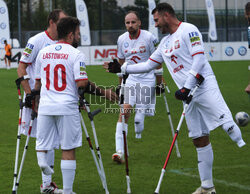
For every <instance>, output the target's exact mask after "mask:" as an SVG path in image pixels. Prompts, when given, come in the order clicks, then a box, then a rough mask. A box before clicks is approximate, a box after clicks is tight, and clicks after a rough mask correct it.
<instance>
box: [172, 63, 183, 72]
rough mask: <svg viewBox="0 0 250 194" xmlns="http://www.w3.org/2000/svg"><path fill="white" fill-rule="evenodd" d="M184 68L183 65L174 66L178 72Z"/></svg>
mask: <svg viewBox="0 0 250 194" xmlns="http://www.w3.org/2000/svg"><path fill="white" fill-rule="evenodd" d="M183 68H184V66H183V65H179V66H178V67H176V68H174V71H173V72H174V73H177V72H178V71H180V70H182V69H183Z"/></svg>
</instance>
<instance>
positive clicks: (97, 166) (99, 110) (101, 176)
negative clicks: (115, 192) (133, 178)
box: [80, 109, 105, 189]
mask: <svg viewBox="0 0 250 194" xmlns="http://www.w3.org/2000/svg"><path fill="white" fill-rule="evenodd" d="M99 112H101V109H97V110H95V111H93V112H92V113H91V114H92V115H93V116H95V115H97V114H98V113H99ZM80 119H81V124H82V127H83V130H84V132H85V135H86V139H87V141H88V144H89V148H90V151H91V154H92V156H93V159H94V162H95V165H96V168H97V172H98V174H99V176H100V179H101V181H102V186H103V188H104V189H105V180H104V177H103V175H102V171H101V169H100V166H99V163H98V161H97V158H96V155H95V152H94V149H93V146H92V143H91V140H90V137H89V134H88V130H87V128H86V125H85V123H84V120H83V117H82V114H81V110H80Z"/></svg>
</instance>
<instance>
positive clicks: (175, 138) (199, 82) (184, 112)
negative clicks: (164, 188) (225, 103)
mask: <svg viewBox="0 0 250 194" xmlns="http://www.w3.org/2000/svg"><path fill="white" fill-rule="evenodd" d="M195 77H196V78H197V80H198V83H197V84H196V85H195V87H194V89H193V90H191V91H190V93H189V95H188V97H187V100H186V102H185V105H184V108H183V112H182V114H181V118H180V121H179V123H178V126H177V129H176V131H175V135H174V138H173V141H172V144H171V146H170V149H169V151H168V155H167V158H166V160H165V163H164V165H163V168H162V170H161V175H160V179H159V181H158V184H157V187H156V189H155V194H158V193H159V191H160V187H161V182H162V180H163V176H164V173H165V171H166V167H167V164H168V161H169V159H170V155H171V152H172V150H173V147H174V144H175V141H176V140H177V136H178V133H179V131H180V128H181V124H182V122H183V119H184V117H185V114H186V111H187V108H188V105H189V103H190V102H191V100H192V98H193V95H194V93H195V92H196V90H197V89H198V88H199V87H200V85H201V84H202V82H203V81H204V78H203V77H202V76H201V75H200V74H198V73H197V74H195Z"/></svg>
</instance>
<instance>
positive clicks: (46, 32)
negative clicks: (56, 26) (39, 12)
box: [45, 30, 55, 41]
mask: <svg viewBox="0 0 250 194" xmlns="http://www.w3.org/2000/svg"><path fill="white" fill-rule="evenodd" d="M45 34H46V35H47V36H48V37H49V38H50V39H51V40H53V41H55V40H54V39H53V38H51V36H50V35H49V33H48V31H47V30H45Z"/></svg>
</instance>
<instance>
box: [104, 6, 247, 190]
mask: <svg viewBox="0 0 250 194" xmlns="http://www.w3.org/2000/svg"><path fill="white" fill-rule="evenodd" d="M152 14H153V16H154V21H155V26H156V27H158V28H159V29H160V30H161V32H162V33H163V34H165V33H169V35H166V36H165V37H164V38H163V39H162V40H161V42H160V45H159V46H158V48H157V50H156V51H155V52H154V53H153V54H152V55H151V56H150V58H149V60H148V61H147V62H144V63H139V64H136V65H129V64H126V63H125V64H123V66H122V71H123V73H129V74H131V73H142V72H148V71H151V70H152V69H154V68H156V67H157V66H158V65H159V64H160V63H162V62H165V64H166V66H167V68H168V70H169V72H170V75H171V76H172V78H173V80H174V82H175V83H176V85H177V87H178V88H179V90H177V91H176V93H175V97H176V98H177V99H178V100H183V101H185V100H186V99H187V96H188V94H189V92H190V90H191V89H192V88H194V86H195V84H196V78H195V76H194V75H193V74H195V73H194V72H198V73H199V74H201V75H202V76H203V77H204V78H205V80H204V82H203V83H202V85H201V86H200V87H199V89H198V90H197V92H196V93H195V94H194V97H193V99H192V101H191V103H190V104H189V106H188V109H187V111H186V114H185V119H186V123H187V127H188V130H189V137H191V138H192V140H193V144H194V146H195V147H196V151H197V156H198V170H199V175H200V180H201V186H200V187H199V188H197V190H196V191H195V192H194V193H193V194H215V193H216V191H215V187H214V183H213V176H212V168H213V149H212V145H211V143H210V140H209V133H210V131H211V130H214V129H215V128H217V127H219V126H221V127H222V129H223V130H224V131H225V132H226V133H227V134H228V135H229V136H230V138H231V139H232V140H233V141H234V142H236V143H237V145H238V146H239V147H242V146H244V145H245V142H244V141H243V139H242V136H241V131H240V129H239V127H238V126H237V125H236V124H235V122H234V120H233V117H232V114H231V112H230V110H229V108H228V107H227V105H226V103H225V101H224V99H223V97H222V95H221V92H220V89H219V87H218V84H217V81H216V78H215V75H214V73H213V71H212V68H211V66H210V64H209V62H208V61H207V59H206V57H205V55H204V46H203V41H202V36H201V33H200V32H199V30H198V29H197V27H196V26H194V25H192V24H190V23H186V22H180V21H179V20H178V19H177V17H176V15H175V11H174V9H173V7H172V6H171V5H170V4H168V3H160V4H158V5H157V6H156V8H155V9H154V10H153V11H152ZM104 67H105V66H104ZM105 68H107V67H105Z"/></svg>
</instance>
